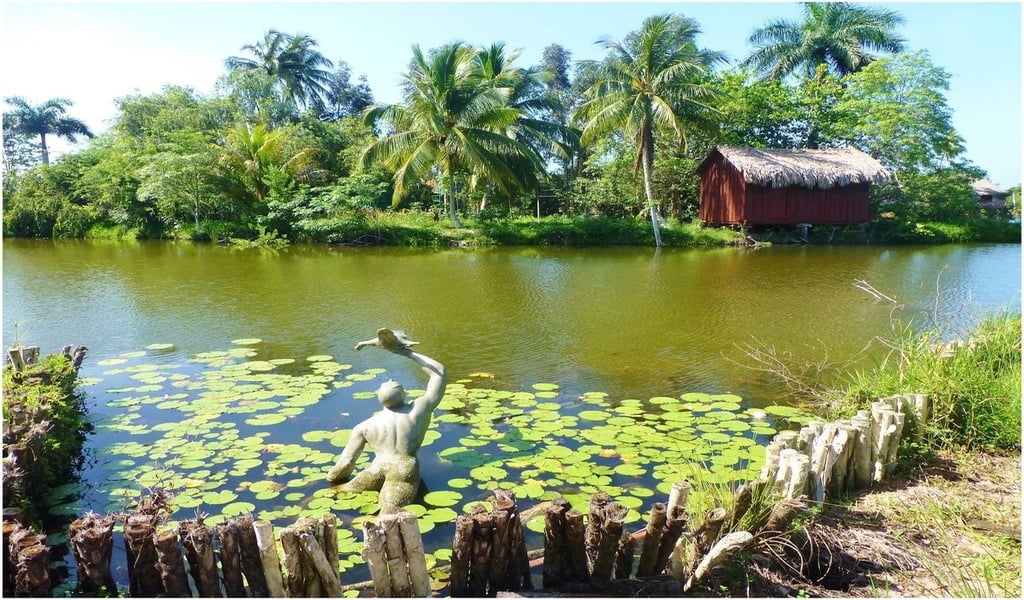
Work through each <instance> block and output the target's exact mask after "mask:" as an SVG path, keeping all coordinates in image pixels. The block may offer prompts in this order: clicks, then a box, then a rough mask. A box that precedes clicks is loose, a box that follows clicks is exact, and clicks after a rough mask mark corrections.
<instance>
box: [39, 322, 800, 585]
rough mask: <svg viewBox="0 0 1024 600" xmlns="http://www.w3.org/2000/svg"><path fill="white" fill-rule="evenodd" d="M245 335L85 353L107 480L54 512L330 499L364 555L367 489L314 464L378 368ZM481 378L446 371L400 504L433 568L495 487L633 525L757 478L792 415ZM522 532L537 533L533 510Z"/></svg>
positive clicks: (320, 462)
mask: <svg viewBox="0 0 1024 600" xmlns="http://www.w3.org/2000/svg"><path fill="white" fill-rule="evenodd" d="M259 344H260V340H258V339H240V340H235V341H234V342H233V345H232V347H230V348H228V349H225V350H219V351H212V352H202V353H199V354H196V355H194V356H191V357H188V358H185V359H184V360H181V361H179V362H177V363H175V362H173V361H174V360H175V359H177V358H179V354H180V353H176V352H175V351H174V349H173V346H171V345H170V344H154V345H151V346H149V347H147V349H146V350H145V351H140V352H131V353H126V354H122V355H120V356H118V357H116V358H108V359H105V360H101V361H99V365H100V366H102V367H105V368H106V370H105V371H103V376H104V380H103V381H113V382H114V383H115V384H117V387H108V388H106V389H105V390H104V391H103V392H95V393H94V396H96V397H97V398H98V399H99V400H100V401H101V402H105V404H106V406H107V407H108V408H109V409H113V413H114V414H112V415H111V416H108V417H106V418H105V419H103V420H102V422H100V423H98V424H97V428H96V433H97V435H96V437H95V440H96V442H97V443H100V444H102V445H101V446H99V447H98V448H97V450H96V455H97V456H98V457H102V458H101V461H102V469H100V470H98V471H94V472H96V473H102V474H103V477H104V479H103V480H102V481H89V482H88V484H89V485H87V486H81V485H79V486H75V487H70V486H69V487H68V489H66V490H61V491H60V492H61V493H60V494H56V495H55V498H54V504H55V506H54V507H53V508H52V509H51V512H55V513H62V512H63V513H64V514H74V513H75V512H84V511H85V510H90V509H91V510H96V511H121V510H126V509H130V507H131V505H132V504H133V502H135V501H137V500H138V499H139V498H140V497H141V496H142V495H145V494H147V493H148V491H149V490H153V489H163V490H167V491H170V492H172V493H173V494H174V496H173V498H172V500H171V503H172V507H173V508H174V509H175V513H174V518H177V519H184V518H190V517H193V516H195V514H196V511H198V510H201V511H203V512H204V513H205V514H207V515H208V516H206V518H205V522H206V523H207V524H216V523H218V522H220V521H222V520H224V519H228V518H231V517H234V516H237V515H241V514H246V513H252V514H254V515H255V516H256V517H257V518H261V519H268V520H270V521H272V522H273V523H274V524H275V526H277V527H283V526H286V525H289V524H291V523H292V522H294V520H295V519H296V518H298V517H301V516H317V515H320V514H322V513H323V512H325V511H332V512H333V513H334V514H336V515H337V516H338V517H339V519H340V520H341V522H342V526H341V527H339V528H338V542H339V553H340V554H341V557H340V567H341V569H342V570H343V571H344V570H347V569H352V568H353V567H355V565H357V564H359V563H361V562H362V560H361V558H360V556H359V553H360V551H361V544H360V543H359V542H358V541H357V539H356V535H355V534H354V533H353V532H354V531H355V530H357V529H359V527H360V525H361V522H362V521H363V520H365V519H368V518H372V516H373V514H374V513H375V512H376V511H377V493H376V492H361V493H346V492H340V491H339V490H338V489H337V488H331V487H328V486H327V485H326V483H325V482H324V477H325V473H326V471H327V469H328V468H329V467H330V465H331V464H332V463H333V461H334V460H335V458H336V456H337V454H338V453H339V452H340V451H341V449H342V448H343V447H344V446H345V444H346V442H347V441H348V435H349V429H350V428H351V426H352V425H354V424H355V423H358V422H359V421H360V420H362V418H364V417H365V416H368V415H369V414H371V413H372V412H373V411H374V410H377V409H379V405H378V404H377V403H376V402H375V401H373V400H372V399H373V398H374V393H373V391H372V389H370V388H371V386H373V383H374V382H373V381H372V380H374V379H376V378H377V377H378V376H379V375H380V374H381V373H382V372H383V370H382V369H367V370H364V371H361V372H354V371H353V369H352V365H348V364H341V363H338V362H336V361H334V359H333V358H332V357H331V356H327V355H318V356H309V357H307V358H305V359H302V360H294V359H290V358H270V359H259V358H258V356H259V352H258V351H257V350H256V348H257V347H258V346H259ZM147 359H158V360H147ZM492 381H493V380H492V379H491V378H490V377H489V376H488V374H486V373H476V374H473V375H472V376H471V377H468V378H466V379H460V380H458V381H455V382H453V383H449V385H448V387H447V389H446V392H445V396H444V399H443V400H442V402H441V404H440V406H439V408H438V411H437V412H436V414H435V417H434V419H433V422H432V424H431V429H430V431H428V433H427V437H426V438H425V440H424V445H423V446H424V447H423V448H422V449H421V450H420V457H421V461H422V463H423V475H424V478H425V481H426V483H427V487H428V490H427V491H426V493H425V494H423V495H422V497H420V498H419V499H418V502H417V504H414V505H411V506H409V507H407V508H408V509H409V510H411V511H412V512H414V513H415V514H417V515H418V516H419V517H420V518H419V520H418V522H419V526H420V531H421V532H422V533H423V534H424V542H425V545H426V546H427V550H428V564H429V565H431V566H432V565H434V564H435V563H437V562H444V561H447V560H450V555H451V548H450V545H451V538H452V535H453V533H454V525H453V523H454V521H455V518H456V517H457V516H458V514H459V513H460V512H462V511H466V510H468V508H469V507H470V505H472V504H475V503H478V502H484V501H486V498H487V497H488V495H489V494H490V493H491V491H493V490H494V489H495V488H503V489H509V490H512V491H514V492H515V494H516V497H517V498H518V500H519V505H520V508H521V509H524V508H528V507H529V506H531V505H533V504H536V503H539V502H542V501H544V500H549V499H553V498H556V497H564V498H566V499H567V500H569V502H570V503H571V504H572V505H573V506H574V507H575V508H580V509H585V508H586V504H587V502H588V500H589V498H590V495H591V494H593V493H595V492H598V491H603V492H606V493H608V494H610V495H611V496H612V497H613V498H615V499H617V500H619V501H620V502H622V503H623V504H624V505H626V506H627V507H628V508H629V509H630V510H629V514H628V515H627V519H626V520H627V522H629V523H636V522H638V521H641V519H642V515H643V514H644V513H645V512H646V511H647V510H649V508H650V506H651V504H653V502H655V501H658V500H659V499H664V498H665V497H666V496H667V493H668V491H669V488H670V486H671V485H672V483H673V482H675V481H679V480H682V479H692V478H694V477H699V478H701V479H702V480H703V481H705V482H710V483H713V484H719V485H723V486H733V485H737V484H738V483H739V482H742V481H745V480H748V479H750V478H752V477H754V476H756V474H757V471H758V470H759V469H760V463H761V462H762V460H763V452H764V450H763V443H764V442H765V441H767V439H769V438H770V437H771V436H772V435H773V434H774V433H775V430H776V426H777V420H778V419H780V418H781V419H787V420H794V421H796V422H800V421H801V420H802V416H801V415H800V414H799V412H798V411H797V410H795V409H793V408H790V407H785V406H771V407H762V408H751V407H745V406H744V402H743V401H742V399H741V398H739V397H737V396H733V395H710V394H701V393H687V394H682V395H681V396H679V397H672V396H662V397H655V398H650V399H647V400H640V399H615V398H610V397H609V396H608V395H607V394H604V393H602V392H587V393H583V394H582V395H581V394H578V393H568V392H565V391H563V390H561V388H560V387H559V386H558V385H557V384H552V383H535V384H533V385H531V386H530V387H529V389H526V390H519V391H511V390H501V389H491V388H489V387H487V385H488V384H490V383H491V382H492ZM93 383H98V382H93ZM345 388H352V389H345ZM409 392H410V395H414V394H415V393H416V392H417V391H416V390H410V391H409ZM325 400H329V402H325ZM339 408H344V413H345V415H346V416H344V417H341V416H339V415H341V413H342V411H340V410H339ZM339 419H340V421H339ZM339 422H340V423H342V426H340V427H339V426H338V423H339ZM369 458H370V457H369V456H368V455H367V454H364V456H363V457H362V458H361V459H360V461H361V463H360V464H359V465H358V466H357V468H362V467H363V466H365V465H366V464H368V461H369ZM83 492H85V493H83ZM56 496H59V497H56ZM69 500H71V501H69ZM527 527H528V528H530V529H531V530H533V531H540V530H541V528H542V527H543V518H542V516H539V517H538V518H535V519H533V520H531V521H530V522H528V523H527ZM534 541H536V540H534ZM355 575H357V576H358V575H365V573H356V574H355Z"/></svg>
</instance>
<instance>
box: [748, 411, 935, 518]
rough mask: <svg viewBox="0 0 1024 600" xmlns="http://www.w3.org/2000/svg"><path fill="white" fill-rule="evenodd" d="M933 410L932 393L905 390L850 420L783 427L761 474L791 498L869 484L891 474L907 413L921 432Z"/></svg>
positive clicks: (822, 496)
mask: <svg viewBox="0 0 1024 600" xmlns="http://www.w3.org/2000/svg"><path fill="white" fill-rule="evenodd" d="M931 411H932V408H931V400H930V398H929V397H928V396H926V395H924V394H903V395H900V396H890V397H888V398H882V399H880V400H877V401H875V402H873V403H872V404H871V407H870V410H861V411H858V412H857V414H856V415H855V416H854V417H852V418H850V419H844V420H839V421H836V422H835V423H830V424H826V423H821V422H817V421H814V422H811V423H809V424H807V425H806V426H804V427H803V428H801V429H800V431H799V432H796V431H783V432H781V433H778V434H777V435H776V436H775V438H774V439H773V440H772V441H771V442H769V444H768V446H767V447H766V452H765V464H764V467H763V468H762V470H761V477H762V478H764V479H768V480H771V481H774V482H775V485H776V487H777V489H778V490H779V491H780V492H782V494H783V496H785V497H787V498H795V497H798V496H801V495H806V496H807V497H809V498H811V499H813V500H815V501H818V502H821V501H824V500H825V498H827V497H833V496H835V495H837V494H839V493H843V492H850V491H854V490H860V489H864V488H867V487H868V486H870V485H871V483H872V482H879V481H882V480H883V479H884V478H885V477H886V476H887V475H890V474H891V473H892V469H893V468H894V466H895V464H896V458H897V457H896V454H897V449H898V448H899V443H900V439H901V438H902V437H903V433H904V430H905V429H907V422H906V420H907V419H906V417H907V415H910V416H911V419H912V422H913V426H914V430H915V432H917V434H918V435H920V433H921V432H922V431H923V427H924V424H925V423H926V422H927V421H928V420H929V419H930V418H931Z"/></svg>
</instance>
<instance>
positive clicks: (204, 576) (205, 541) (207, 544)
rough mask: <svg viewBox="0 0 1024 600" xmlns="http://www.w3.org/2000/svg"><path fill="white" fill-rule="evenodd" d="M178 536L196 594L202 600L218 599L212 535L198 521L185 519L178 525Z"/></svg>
mask: <svg viewBox="0 0 1024 600" xmlns="http://www.w3.org/2000/svg"><path fill="white" fill-rule="evenodd" d="M178 536H179V537H180V538H181V543H182V545H183V546H184V547H185V557H186V558H188V564H189V573H191V575H192V580H193V581H194V582H195V584H196V592H197V593H198V595H199V596H200V597H203V598H219V597H221V593H220V583H219V582H218V580H217V563H216V561H215V560H214V556H213V534H212V533H211V531H210V528H209V527H207V526H206V525H203V522H202V520H200V519H187V520H185V521H182V522H181V523H180V524H179V525H178Z"/></svg>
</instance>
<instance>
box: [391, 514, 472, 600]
mask: <svg viewBox="0 0 1024 600" xmlns="http://www.w3.org/2000/svg"><path fill="white" fill-rule="evenodd" d="M472 556H473V517H471V516H469V515H459V516H458V518H457V519H455V537H454V539H452V571H451V577H450V579H449V585H450V586H451V594H452V596H455V597H462V596H468V595H469V568H470V561H471V560H472ZM376 580H377V577H376V576H374V581H376ZM388 595H390V594H388ZM377 596H381V594H379V593H378V594H377Z"/></svg>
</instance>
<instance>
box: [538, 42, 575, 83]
mask: <svg viewBox="0 0 1024 600" xmlns="http://www.w3.org/2000/svg"><path fill="white" fill-rule="evenodd" d="M541 61H542V64H543V66H544V69H545V70H546V71H549V72H550V73H552V77H551V80H550V81H548V82H547V84H548V88H549V89H550V90H551V91H552V92H563V93H564V92H568V91H569V65H570V64H571V63H572V53H571V52H569V51H568V50H566V49H565V47H563V46H560V45H558V44H551V45H550V46H548V47H547V48H544V52H543V53H542V54H541Z"/></svg>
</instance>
